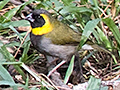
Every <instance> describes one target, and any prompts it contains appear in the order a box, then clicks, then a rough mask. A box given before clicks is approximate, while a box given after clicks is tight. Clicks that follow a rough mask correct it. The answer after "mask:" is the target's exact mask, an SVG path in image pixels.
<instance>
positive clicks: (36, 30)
mask: <svg viewBox="0 0 120 90" xmlns="http://www.w3.org/2000/svg"><path fill="white" fill-rule="evenodd" d="M40 16H42V17H43V18H44V20H45V24H44V25H43V26H42V27H36V28H32V33H33V34H35V35H43V34H47V33H49V32H51V31H52V29H53V27H52V25H51V23H50V20H49V17H48V16H47V15H45V14H40Z"/></svg>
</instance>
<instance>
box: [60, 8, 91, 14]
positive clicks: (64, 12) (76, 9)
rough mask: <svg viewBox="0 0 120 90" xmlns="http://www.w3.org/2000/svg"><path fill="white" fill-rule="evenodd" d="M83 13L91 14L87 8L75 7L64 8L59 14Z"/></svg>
mask: <svg viewBox="0 0 120 90" xmlns="http://www.w3.org/2000/svg"><path fill="white" fill-rule="evenodd" d="M76 12H79V13H83V12H90V13H92V11H91V10H90V9H88V8H87V7H76V6H65V7H64V8H63V9H62V10H61V11H60V13H61V14H66V13H76Z"/></svg>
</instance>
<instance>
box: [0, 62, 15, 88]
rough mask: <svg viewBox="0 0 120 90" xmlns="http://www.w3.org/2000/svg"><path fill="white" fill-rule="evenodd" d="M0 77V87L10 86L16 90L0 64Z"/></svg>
mask: <svg viewBox="0 0 120 90" xmlns="http://www.w3.org/2000/svg"><path fill="white" fill-rule="evenodd" d="M0 76H1V77H2V80H0V85H10V86H13V89H14V90H17V87H16V84H15V82H14V80H13V79H12V77H11V76H10V74H9V73H8V71H7V70H6V69H5V68H4V67H3V66H2V65H1V64H0Z"/></svg>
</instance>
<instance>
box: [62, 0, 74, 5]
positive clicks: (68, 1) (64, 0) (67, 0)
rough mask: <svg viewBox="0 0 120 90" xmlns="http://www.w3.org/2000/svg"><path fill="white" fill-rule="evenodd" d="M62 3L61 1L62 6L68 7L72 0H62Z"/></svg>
mask: <svg viewBox="0 0 120 90" xmlns="http://www.w3.org/2000/svg"><path fill="white" fill-rule="evenodd" d="M62 1H63V3H64V5H66V6H68V5H70V3H71V2H72V1H74V0H62Z"/></svg>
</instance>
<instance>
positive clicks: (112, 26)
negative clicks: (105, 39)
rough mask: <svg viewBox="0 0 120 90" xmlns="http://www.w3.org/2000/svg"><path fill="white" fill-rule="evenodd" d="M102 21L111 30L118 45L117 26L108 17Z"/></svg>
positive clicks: (119, 40) (119, 39)
mask: <svg viewBox="0 0 120 90" xmlns="http://www.w3.org/2000/svg"><path fill="white" fill-rule="evenodd" d="M102 21H103V22H105V24H107V26H108V27H109V28H110V30H111V31H112V33H113V35H114V37H115V39H116V41H117V43H118V44H119V45H120V32H119V29H118V27H117V26H116V25H115V23H114V21H113V20H112V19H110V18H106V19H102Z"/></svg>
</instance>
